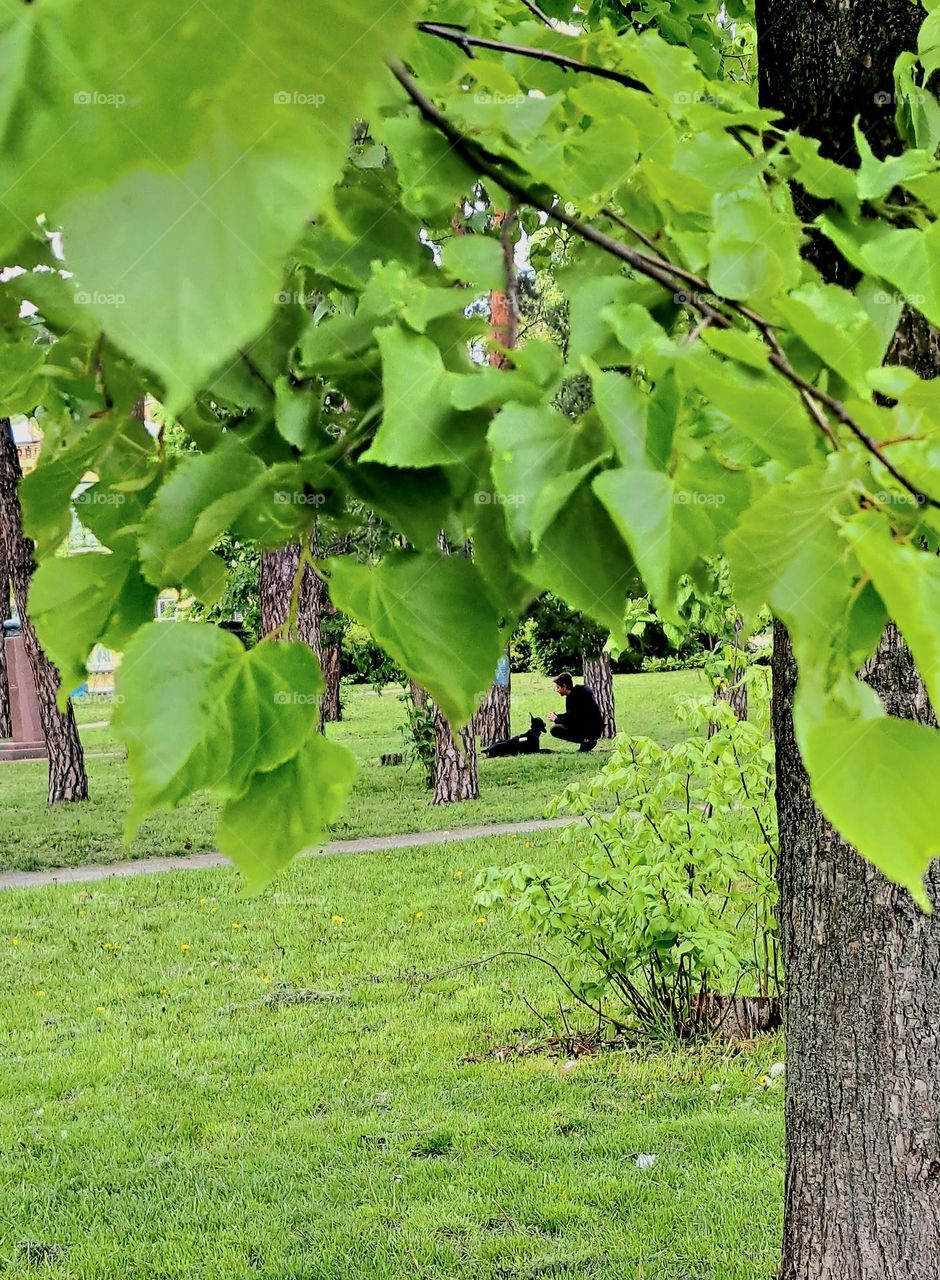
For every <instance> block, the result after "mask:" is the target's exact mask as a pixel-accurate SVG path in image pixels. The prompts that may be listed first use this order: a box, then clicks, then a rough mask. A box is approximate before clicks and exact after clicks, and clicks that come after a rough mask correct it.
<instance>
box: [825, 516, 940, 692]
mask: <svg viewBox="0 0 940 1280" xmlns="http://www.w3.org/2000/svg"><path fill="white" fill-rule="evenodd" d="M845 532H846V536H847V537H848V539H849V542H850V544H851V546H852V547H853V549H854V551H855V554H856V555H857V556H858V558H859V560H860V562H861V565H862V568H863V569H864V570H865V572H866V573H868V574H870V575H871V579H872V582H873V583H874V584H875V588H876V590H877V592H878V594H879V595H880V596H881V598H882V600H883V601H884V602H885V605H886V606H887V609H888V612H889V614H890V615H891V617H892V618H893V619H894V621H895V622H896V623H897V625H898V627H899V628H900V630H901V633H902V635H903V636H904V639H905V640H906V641H907V643H908V645H909V646H910V649H911V652H912V653H913V655H914V659H915V661H916V663H917V669H918V671H919V672H920V675H921V679H922V680H923V681H924V684H925V685H926V686H927V692H928V693H929V694H930V701H931V703H932V705H933V706H935V707H938V706H940V560H938V559H937V556H936V555H934V554H933V553H932V552H929V551H926V550H922V549H920V548H918V547H914V546H912V545H911V544H910V543H909V542H901V541H899V540H897V539H896V538H893V537H892V536H891V529H890V527H889V525H888V524H887V522H886V521H885V520H883V519H881V518H879V517H878V516H876V515H874V514H868V513H866V514H865V515H863V516H861V517H859V518H857V519H855V520H853V521H851V522H850V523H849V524H848V525H847V526H846V530H845Z"/></svg>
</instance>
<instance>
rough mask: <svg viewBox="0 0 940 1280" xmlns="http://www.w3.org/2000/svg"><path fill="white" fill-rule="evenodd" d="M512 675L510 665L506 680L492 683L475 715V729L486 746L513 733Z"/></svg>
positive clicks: (507, 656)
mask: <svg viewBox="0 0 940 1280" xmlns="http://www.w3.org/2000/svg"><path fill="white" fill-rule="evenodd" d="M506 661H507V664H508V661H509V651H508V650H507V651H506ZM511 681H512V676H511V675H510V673H509V670H508V665H507V670H506V678H505V682H504V683H502V684H499V683H497V682H495V681H494V683H493V684H491V685H490V687H489V689H488V691H487V694H486V697H485V698H484V699H483V701H482V702H481V703H480V706H479V709H478V710H477V713H476V715H475V716H474V717H473V731H474V733H475V734H476V736H477V737H478V738H479V740H480V741H481V742H482V743H483V745H484V746H485V747H488V746H489V745H490V744H491V743H493V742H502V741H503V739H504V738H508V737H509V735H510V733H511V728H510V713H511V711H512V683H511Z"/></svg>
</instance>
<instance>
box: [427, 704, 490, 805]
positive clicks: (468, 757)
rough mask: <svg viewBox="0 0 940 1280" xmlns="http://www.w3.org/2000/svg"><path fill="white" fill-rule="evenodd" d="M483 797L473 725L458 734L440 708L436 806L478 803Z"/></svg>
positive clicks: (436, 717) (437, 715) (436, 737)
mask: <svg viewBox="0 0 940 1280" xmlns="http://www.w3.org/2000/svg"><path fill="white" fill-rule="evenodd" d="M455 738H456V741H455ZM479 795H480V788H479V784H478V781H477V754H476V742H475V740H474V736H473V725H472V723H471V724H470V725H468V726H467V727H466V728H465V729H461V730H460V731H459V732H458V733H456V734H455V733H454V732H453V730H452V729H451V727H450V724H449V723H448V722H447V720H445V719H444V717H443V715H442V714H441V711H440V708H438V707H436V706H435V708H434V803H435V804H454V803H456V802H457V801H460V800H476V799H478V798H479Z"/></svg>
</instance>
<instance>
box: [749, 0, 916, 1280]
mask: <svg viewBox="0 0 940 1280" xmlns="http://www.w3.org/2000/svg"><path fill="white" fill-rule="evenodd" d="M923 16H924V14H923V11H922V10H921V9H920V8H918V7H915V6H914V5H913V4H911V3H910V0H879V3H877V4H876V3H874V0H816V2H815V3H814V4H812V5H807V4H805V3H804V0H758V3H757V20H758V54H759V62H760V72H759V75H760V90H761V100H762V102H763V105H765V106H774V107H778V108H780V109H782V110H783V111H784V112H785V114H786V116H787V119H788V122H789V123H790V124H794V125H797V126H801V125H802V126H805V127H806V129H807V131H808V132H809V133H811V134H812V135H813V136H816V137H819V138H821V140H822V142H823V151H824V154H827V155H829V156H831V157H832V158H835V159H838V160H843V161H845V160H849V161H851V159H852V156H853V152H854V145H853V139H852V121H853V119H854V117H855V116H856V115H859V116H860V117H861V123H862V127H863V128H864V129H865V132H866V134H867V135H868V137H869V140H870V141H871V142H872V145H873V146H874V148H875V150H876V151H878V152H879V153H881V154H885V153H887V152H889V151H896V150H897V149H898V143H897V139H896V137H895V133H894V126H893V115H894V100H893V91H894V86H893V79H892V74H891V71H892V67H893V64H894V61H895V58H896V57H897V55H898V54H899V53H900V52H902V51H903V50H905V49H912V48H914V47H915V44H916V37H917V30H918V27H919V25H920V23H921V21H922V20H923ZM796 195H797V202H798V208H799V209H800V212H801V213H803V214H804V216H807V215H811V214H812V212H813V210H812V205H811V202H810V201H809V200H807V199H806V198H805V197H803V196H802V195H801V193H799V192H797V193H796ZM809 252H810V255H811V256H812V258H813V261H814V262H815V263H816V265H817V266H818V267H819V268H820V270H821V271H822V273H823V275H824V276H825V277H826V278H827V279H829V280H834V281H842V282H849V283H850V282H851V278H852V273H851V271H850V270H849V269H848V268H847V266H846V264H845V263H843V262H842V261H841V259H840V258H839V256H838V254H836V253H835V251H834V250H833V249H832V248H831V246H829V245H828V243H826V242H825V241H823V240H821V239H818V238H817V239H815V240H813V241H812V242H811V245H810V249H809ZM888 359H889V362H892V363H904V364H910V365H912V366H914V367H916V368H917V369H918V371H919V372H920V373H921V374H923V375H925V376H928V377H930V376H935V375H936V373H937V371H938V367H940V364H938V360H937V340H936V335H935V334H933V333H931V332H930V330H929V329H928V327H927V326H926V325H925V324H924V323H923V322H922V321H921V320H920V319H919V318H917V317H915V316H913V315H911V314H908V315H906V316H905V317H904V318H903V319H902V323H901V326H900V328H899V330H898V333H897V335H896V337H895V341H894V344H893V348H892V351H891V352H890V353H889V357H888ZM863 674H864V677H865V679H867V680H868V681H869V682H870V683H871V685H872V686H873V687H874V688H875V689H876V690H877V692H878V693H879V694H880V696H881V697H882V699H883V700H884V702H885V706H886V708H887V710H888V711H889V712H891V713H892V714H894V715H900V716H905V717H908V718H910V719H913V720H917V721H919V722H921V723H934V717H933V712H932V711H931V709H930V706H929V703H928V700H927V696H926V693H925V691H924V687H923V684H922V683H921V681H920V679H919V678H918V675H917V672H916V670H915V668H914V663H913V660H912V658H911V655H910V653H909V652H908V650H907V648H906V647H905V645H904V644H903V642H902V641H901V639H900V637H899V635H898V633H897V631H896V630H895V628H894V627H889V628H888V629H887V631H886V633H885V636H884V638H883V640H882V643H881V645H880V647H879V649H878V652H877V654H876V655H875V657H874V658H873V659H872V661H871V662H870V663H869V664H867V666H866V669H865V672H864V673H863ZM773 675H774V691H773V726H774V736H775V740H776V758H777V765H776V768H777V806H778V816H779V828H780V851H779V861H778V876H779V882H780V906H779V914H780V928H781V941H782V946H783V955H784V963H785V967H786V997H785V1001H786V1025H787V1099H786V1118H787V1174H786V1201H785V1213H784V1231H783V1258H782V1264H781V1270H780V1277H781V1280H889V1278H893V1277H902V1276H903V1277H904V1278H905V1280H927V1278H928V1277H935V1276H937V1275H940V917H938V916H937V915H936V914H934V915H933V916H924V915H922V914H921V913H920V912H919V911H918V910H917V908H916V907H915V906H914V905H913V903H912V901H911V899H910V897H909V896H908V895H907V893H906V892H905V891H903V890H901V889H898V888H896V887H894V886H892V885H890V884H888V883H887V882H886V881H885V879H884V877H883V876H882V875H881V874H880V873H879V872H877V871H876V870H874V868H872V867H870V866H869V865H867V864H866V863H865V862H863V861H862V859H861V858H860V857H859V856H858V855H857V854H856V853H855V851H854V850H853V849H851V848H850V847H849V846H848V845H846V844H845V842H844V841H842V840H841V839H840V838H839V837H838V835H837V834H836V833H835V831H834V830H833V829H832V827H831V826H830V825H829V824H828V823H827V822H826V821H825V819H824V818H823V817H822V815H821V814H820V813H819V811H818V810H817V809H816V807H815V805H814V804H813V801H812V798H811V795H810V789H809V781H808V779H807V776H806V773H805V770H804V769H803V766H802V762H801V760H800V756H799V752H798V749H797V745H796V741H795V738H794V733H793V722H792V705H793V693H794V686H795V679H796V672H795V669H794V663H793V658H792V653H791V650H790V645H789V641H788V638H787V636H786V632H785V630H784V629H783V627H782V626H781V625H780V624H779V623H778V624H776V625H775V634H774V670H773ZM927 887H928V892H929V893H930V896H931V899H932V901H934V902H935V903H936V902H938V901H940V873H938V868H937V864H934V867H933V868H932V870H931V873H930V875H929V877H928V886H927Z"/></svg>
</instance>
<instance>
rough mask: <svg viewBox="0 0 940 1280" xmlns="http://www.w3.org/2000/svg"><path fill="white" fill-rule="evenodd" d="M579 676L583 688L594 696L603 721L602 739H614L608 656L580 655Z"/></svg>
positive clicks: (612, 693) (615, 723) (600, 654)
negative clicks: (583, 684) (580, 676)
mask: <svg viewBox="0 0 940 1280" xmlns="http://www.w3.org/2000/svg"><path fill="white" fill-rule="evenodd" d="M581 675H582V679H583V680H584V683H585V686H586V687H587V688H588V689H590V690H591V692H592V693H593V694H594V701H595V702H596V703H597V705H598V707H599V709H600V713H601V716H602V717H603V720H604V732H603V733H602V734H601V737H602V738H616V736H617V718H616V712H615V709H614V676H613V672H612V671H611V668H610V655H609V654H607V653H605V652H603V650H602V651H601V652H600V653H582V655H581Z"/></svg>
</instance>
